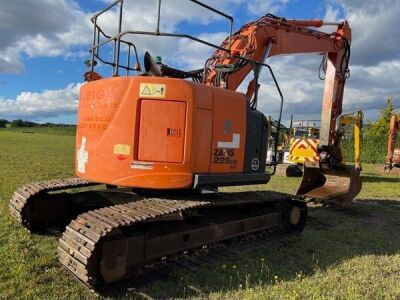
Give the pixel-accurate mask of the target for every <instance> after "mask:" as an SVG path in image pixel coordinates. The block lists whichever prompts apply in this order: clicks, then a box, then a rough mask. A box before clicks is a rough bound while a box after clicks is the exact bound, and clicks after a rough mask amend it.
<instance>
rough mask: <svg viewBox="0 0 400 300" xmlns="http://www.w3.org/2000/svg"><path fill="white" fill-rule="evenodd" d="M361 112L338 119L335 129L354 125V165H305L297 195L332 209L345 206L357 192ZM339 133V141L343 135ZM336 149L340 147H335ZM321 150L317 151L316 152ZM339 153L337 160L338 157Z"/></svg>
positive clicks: (358, 190)
mask: <svg viewBox="0 0 400 300" xmlns="http://www.w3.org/2000/svg"><path fill="white" fill-rule="evenodd" d="M362 121H363V113H362V111H358V112H357V114H346V115H342V116H341V117H340V119H339V128H340V129H343V128H344V127H345V126H349V125H354V165H344V164H343V163H340V164H338V165H336V166H333V165H331V166H329V164H321V163H320V162H305V163H304V170H303V179H302V182H301V184H300V187H299V189H298V191H297V195H300V196H303V197H306V198H310V199H314V200H317V201H323V202H324V203H325V204H328V205H334V206H347V205H348V204H349V203H350V202H351V201H352V200H353V199H354V198H355V197H356V196H357V194H358V193H359V192H360V191H361V187H362V181H361V176H360V172H361V161H360V148H361V143H360V141H361V137H362V134H361V130H362ZM338 132H340V134H341V135H340V138H339V141H340V140H341V138H342V136H343V135H344V132H341V130H338ZM339 148H340V147H339ZM319 150H321V149H319ZM342 153H343V150H341V151H340V153H339V157H342Z"/></svg>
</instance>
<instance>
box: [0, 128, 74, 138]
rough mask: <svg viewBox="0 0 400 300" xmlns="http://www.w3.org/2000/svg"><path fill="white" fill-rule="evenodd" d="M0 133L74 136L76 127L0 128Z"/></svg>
mask: <svg viewBox="0 0 400 300" xmlns="http://www.w3.org/2000/svg"><path fill="white" fill-rule="evenodd" d="M0 132H16V133H25V134H27V135H28V134H38V133H39V134H52V135H69V136H75V134H76V127H75V126H68V127H9V128H0Z"/></svg>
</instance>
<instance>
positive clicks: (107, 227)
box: [58, 199, 210, 286]
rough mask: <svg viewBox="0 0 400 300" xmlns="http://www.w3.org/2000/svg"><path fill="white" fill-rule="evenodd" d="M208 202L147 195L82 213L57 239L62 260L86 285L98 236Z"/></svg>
mask: <svg viewBox="0 0 400 300" xmlns="http://www.w3.org/2000/svg"><path fill="white" fill-rule="evenodd" d="M208 204H210V203H209V202H205V201H186V200H165V199H146V200H142V201H137V202H133V203H128V204H120V205H114V206H110V207H105V208H101V209H97V210H94V211H89V212H87V213H84V214H81V215H79V216H78V218H77V219H75V220H73V221H72V222H71V223H70V224H69V225H68V226H67V228H66V230H65V232H64V234H63V236H62V237H61V239H60V240H59V246H58V252H59V258H60V261H61V263H62V264H63V265H64V266H65V267H67V269H68V270H70V271H71V272H72V273H73V274H74V275H75V276H76V277H78V278H79V279H80V280H81V281H82V282H84V283H85V284H86V285H88V286H94V285H95V284H96V283H97V281H98V278H96V277H97V274H95V273H94V270H95V268H96V267H97V266H96V265H94V264H95V262H94V261H93V254H94V253H95V250H96V247H97V246H98V245H99V244H100V240H101V239H102V238H105V237H106V236H107V235H109V234H112V233H113V232H114V231H116V230H117V229H119V228H121V227H129V226H132V225H134V224H135V223H139V222H148V221H151V220H154V219H156V218H159V217H162V216H165V215H169V214H173V213H176V212H181V211H183V210H186V209H192V208H196V207H201V206H205V205H208Z"/></svg>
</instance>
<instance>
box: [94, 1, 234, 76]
mask: <svg viewBox="0 0 400 300" xmlns="http://www.w3.org/2000/svg"><path fill="white" fill-rule="evenodd" d="M157 1H158V11H157V22H156V24H155V25H156V30H155V31H137V30H128V31H122V18H123V4H124V0H117V1H115V2H113V3H112V4H110V5H109V6H107V7H106V8H104V9H103V10H101V11H100V12H98V13H97V14H95V15H94V16H93V17H92V18H91V21H92V23H93V25H94V30H93V43H92V47H91V48H90V53H91V60H90V61H89V62H88V65H89V67H90V68H91V71H92V72H93V69H94V67H95V66H96V64H97V61H96V59H97V60H99V61H100V62H102V63H103V64H105V65H110V66H111V67H112V75H113V76H119V75H120V69H123V70H125V71H126V75H129V72H130V71H138V72H139V71H141V67H140V63H139V59H138V52H137V49H136V46H135V44H134V43H132V42H130V41H128V40H127V39H123V37H125V36H127V35H151V36H165V37H177V38H186V39H190V40H192V41H195V42H198V43H201V44H204V45H207V46H210V47H212V48H215V49H220V50H223V51H226V52H228V53H229V49H230V46H231V41H230V37H231V36H232V29H233V21H234V20H233V17H232V16H229V15H227V14H225V13H223V12H221V11H219V10H217V9H216V8H214V7H211V6H209V5H207V4H204V3H202V2H200V1H197V0H188V1H190V2H192V3H194V4H196V5H199V6H201V7H203V8H205V9H207V10H209V11H211V12H213V13H215V14H218V15H220V16H222V17H224V18H226V19H227V20H229V43H228V45H229V47H227V49H225V48H222V47H220V46H219V45H215V44H213V43H210V42H208V41H206V40H203V39H200V38H197V37H194V36H192V35H189V34H181V33H171V32H161V31H160V23H161V2H162V0H157ZM118 5H119V19H118V33H117V34H116V35H114V36H110V35H108V34H106V33H105V32H104V31H103V30H102V29H101V28H100V26H99V25H98V18H99V17H100V16H101V15H103V14H104V13H105V12H107V11H110V10H111V9H112V8H114V7H117V6H118ZM102 39H103V40H102ZM109 44H112V47H113V56H112V60H106V59H105V58H103V57H101V55H100V49H101V48H102V47H104V46H106V45H109ZM123 46H125V47H126V54H127V59H126V63H121V50H122V47H123ZM132 55H133V56H134V59H135V61H136V62H135V64H134V65H133V64H132V63H131V60H132Z"/></svg>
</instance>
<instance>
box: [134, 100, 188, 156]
mask: <svg viewBox="0 0 400 300" xmlns="http://www.w3.org/2000/svg"><path fill="white" fill-rule="evenodd" d="M171 112H173V113H171ZM185 125H186V103H185V102H177V101H164V100H142V102H141V108H140V129H139V151H138V160H140V161H150V162H152V161H153V162H156V161H157V162H176V163H177V162H179V163H181V162H182V161H183V147H184V137H185Z"/></svg>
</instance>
